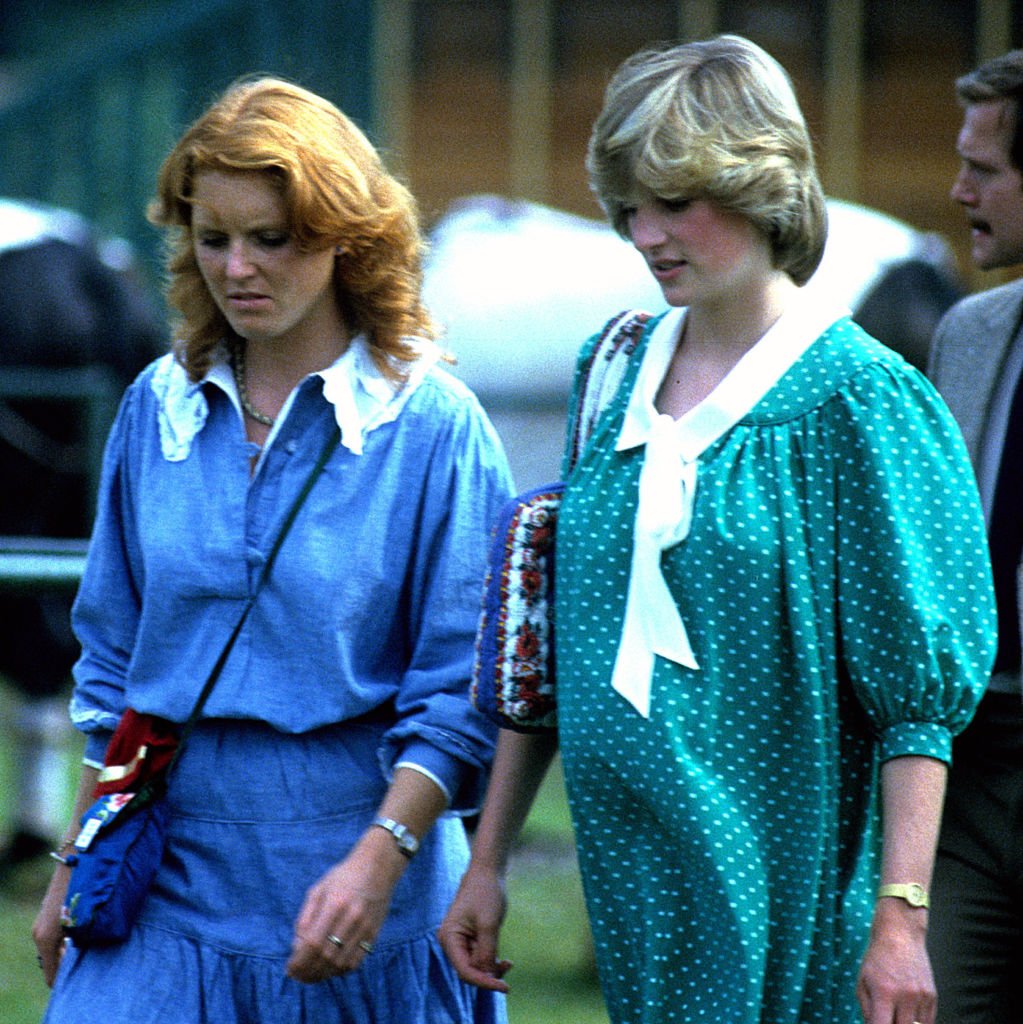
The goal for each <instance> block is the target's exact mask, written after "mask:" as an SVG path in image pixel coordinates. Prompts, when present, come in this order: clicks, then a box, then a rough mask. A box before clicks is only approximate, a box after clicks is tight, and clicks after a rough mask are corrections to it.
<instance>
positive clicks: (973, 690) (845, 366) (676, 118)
mask: <svg viewBox="0 0 1023 1024" xmlns="http://www.w3.org/2000/svg"><path fill="white" fill-rule="evenodd" d="M588 166H589V172H590V178H591V183H592V185H593V188H594V191H595V192H596V194H597V196H598V197H599V199H600V201H601V203H602V204H603V206H604V209H605V210H606V212H607V214H608V216H609V218H610V220H611V222H612V223H613V224H614V225H615V227H616V228H617V229H618V230H619V231H620V232H621V233H622V234H623V235H624V236H625V237H626V238H628V239H630V240H631V241H632V243H633V245H634V246H635V248H636V249H637V251H638V253H639V255H640V256H641V257H642V258H643V259H644V260H645V261H646V264H647V266H648V267H649V269H650V272H651V274H653V276H654V277H655V278H656V280H657V281H658V283H659V284H660V286H661V289H662V291H663V293H664V296H665V298H666V299H667V300H668V302H669V304H670V306H671V307H672V308H671V309H669V311H668V312H667V313H665V314H664V315H663V316H660V317H658V318H655V319H654V320H653V321H651V323H650V324H649V325H648V327H647V328H646V331H645V333H644V337H643V339H642V341H641V342H640V344H639V346H638V348H637V350H636V352H635V353H634V354H633V355H632V357H631V359H630V362H629V368H628V370H627V371H626V374H625V377H624V379H623V380H622V384H621V387H620V389H619V391H618V392H617V394H616V396H615V397H614V399H613V400H612V401H611V403H610V405H609V406H608V408H607V409H606V410H605V412H604V413H603V414H602V416H601V418H600V420H599V421H598V423H597V425H596V428H595V430H594V432H593V434H592V436H591V438H590V440H589V443H588V445H587V446H586V448H585V450H584V451H583V453H582V455H581V457H580V459H579V461H578V463H577V465H576V467H575V469H574V470H573V471H572V473H571V475H570V476H569V478H568V481H567V485H568V486H567V490H566V493H565V498H564V503H563V505H562V507H561V513H560V518H559V521H558V538H557V544H558V558H557V663H558V684H557V685H558V701H559V734H558V742H559V743H560V750H561V755H562V758H563V762H564V769H565V778H566V783H567V787H568V795H569V801H570V804H571V810H572V819H573V823H574V827H575V832H576V839H577V843H578V850H579V862H580V867H581V870H582V876H583V882H584V888H585V893H586V899H587V905H588V909H589V916H590V922H591V925H592V931H593V936H594V940H595V944H596V951H597V963H598V967H599V971H600V980H601V985H602V988H603V992H604V996H605V998H606V1001H607V1005H608V1010H609V1013H610V1016H611V1019H612V1021H614V1022H615V1024H668V1022H677V1024H683V1022H686V1024H689V1022H692V1024H696V1022H702V1021H715V1022H719V1021H720V1022H728V1024H820V1022H824V1021H826V1022H828V1024H853V1022H854V1021H857V1020H859V1019H860V1017H861V1014H862V1017H863V1019H865V1020H866V1021H868V1022H869V1024H910V1022H919V1024H932V1022H933V1020H934V1005H935V992H934V985H933V981H932V977H931V971H930V967H929V964H928V960H927V955H926V950H925V945H924V939H925V934H926V927H927V909H926V906H925V903H926V889H927V886H928V882H929V879H930V874H931V867H932V862H933V857H934V847H935V839H936V834H937V828H938V819H939V815H940V810H941V802H942V793H943V789H944V784H945V772H946V763H947V761H948V759H949V756H950V750H951V740H952V736H953V735H954V734H955V733H956V732H958V731H959V730H960V729H962V728H963V727H964V725H965V724H966V723H967V722H968V720H969V718H970V716H971V714H972V712H973V709H974V707H975V704H976V702H977V700H978V698H979V695H980V693H981V692H982V690H983V686H984V683H985V680H986V673H987V670H988V667H989V665H990V660H991V657H992V654H993V649H994V648H993V639H994V632H995V625H994V617H993V605H992V599H991V584H990V578H989V577H990V574H989V569H988V562H987V555H986V552H985V542H984V524H983V520H982V517H981V514H980V510H979V506H978V501H977V495H976V491H975V487H974V484H973V482H972V476H971V473H970V468H969V463H968V462H967V459H966V454H965V451H964V448H963V444H962V440H961V438H960V436H959V433H958V430H957V429H956V427H955V425H954V423H953V422H952V420H951V418H950V416H949V414H948V411H947V409H946V408H945V407H944V405H943V404H942V403H941V401H940V400H939V398H938V397H937V395H936V394H935V392H934V390H933V389H932V388H931V387H930V386H929V385H928V383H927V382H926V381H925V380H924V378H923V377H922V376H921V375H920V374H919V373H918V372H917V371H915V370H914V369H912V368H911V367H910V366H909V365H908V364H907V363H905V362H904V361H903V360H902V359H901V358H900V357H898V356H896V355H895V354H894V353H892V352H891V351H890V350H888V349H886V348H884V347H883V346H881V345H880V344H878V343H877V342H875V341H874V340H873V339H871V338H869V337H868V336H867V335H865V334H864V332H863V331H862V330H861V329H859V328H858V327H856V326H855V325H854V324H853V322H852V321H851V320H850V319H849V316H848V314H847V312H846V311H845V310H843V309H841V308H839V307H838V306H836V305H835V304H834V303H831V302H828V301H827V299H826V298H825V299H819V298H814V297H813V296H811V295H810V294H809V293H805V292H804V291H803V290H802V286H803V285H804V284H805V283H806V281H807V280H808V279H809V277H810V275H811V274H812V273H813V271H814V268H815V267H816V266H817V263H818V261H819V260H820V256H821V251H822V249H823V246H824V240H825V235H826V220H825V208H824V200H823V196H822V194H821V188H820V184H819V182H818V179H817V172H816V169H815V165H814V157H813V152H812V149H811V144H810V139H809V136H808V133H807V129H806V125H805V123H804V120H803V116H802V114H801V112H800V109H799V106H798V104H797V102H796V98H795V96H794V93H793V90H792V87H791V85H790V83H789V80H788V77H787V76H786V74H785V72H784V71H783V70H782V68H781V67H780V66H779V65H778V64H777V63H776V62H775V61H774V60H773V59H772V58H771V57H769V56H768V55H767V54H766V53H764V52H763V51H762V50H761V49H760V48H759V47H757V46H755V45H754V44H752V43H750V42H749V41H747V40H745V39H742V38H740V37H736V36H723V37H719V38H716V39H712V40H709V41H706V42H699V43H691V44H686V45H682V46H678V47H674V48H671V49H667V50H663V51H655V52H644V53H641V54H638V55H636V56H635V57H633V58H631V59H629V60H628V61H626V62H625V64H624V65H623V66H622V67H621V68H620V69H619V71H618V72H617V73H616V74H615V76H614V78H613V79H612V81H611V83H610V85H609V87H608V90H607V94H606V98H605V103H604V108H603V111H602V112H601V114H600V116H599V118H598V120H597V122H596V125H595V128H594V130H593V134H592V137H591V142H590V150H589V164H588ZM612 312H614V311H613V310H609V311H608V313H609V315H610V314H611V313H612ZM591 345H592V342H591ZM587 351H588V349H587ZM585 354H586V353H585V351H584V357H585ZM555 745H556V744H555V741H554V739H553V738H551V737H536V736H528V735H519V734H514V733H502V735H501V737H500V739H499V742H498V752H497V757H496V759H495V763H494V773H493V779H492V782H491V785H490V790H489V792H488V796H487V800H486V802H485V805H484V811H483V815H482V819H481V824H480V828H479V832H478V834H477V836H476V838H475V841H474V846H473V855H472V860H471V864H470V868H469V871H468V872H467V874H466V877H465V879H464V881H463V884H462V888H461V890H460V892H459V895H458V897H456V900H455V903H454V904H453V906H452V909H451V911H450V912H449V914H448V917H447V919H446V921H445V924H444V926H443V927H442V932H441V934H442V941H443V943H444V946H445V949H446V950H447V952H448V954H449V956H450V957H451V958H452V960H453V962H454V963H455V964H456V966H457V967H458V969H459V971H460V973H461V974H462V976H463V977H464V978H466V979H467V980H470V981H472V982H474V983H476V984H478V985H480V986H482V987H484V988H487V989H491V990H501V991H503V990H506V989H507V984H506V982H505V981H503V980H502V979H503V975H504V974H505V973H506V972H507V970H508V967H509V965H508V964H507V962H505V961H503V960H501V959H499V958H498V953H497V937H498V929H499V926H500V921H501V918H502V916H503V913H504V895H503V873H504V869H505V867H506V863H507V858H508V853H509V848H510V845H511V842H512V840H513V838H514V835H515V833H516V831H517V829H518V826H519V825H520V823H521V821H522V819H523V818H524V816H525V813H526V810H527V809H528V806H529V802H530V800H531V799H532V796H533V794H534V792H535V788H536V785H537V784H538V781H539V779H540V778H541V777H542V774H543V771H544V769H545V767H546V765H547V763H548V761H549V759H550V757H551V755H552V754H553V752H554V749H555ZM882 806H883V811H884V823H883V832H882V822H881V818H880V811H881V809H882ZM879 885H883V886H886V887H887V888H881V889H879V888H878V887H879Z"/></svg>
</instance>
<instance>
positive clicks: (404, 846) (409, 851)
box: [373, 817, 419, 860]
mask: <svg viewBox="0 0 1023 1024" xmlns="http://www.w3.org/2000/svg"><path fill="white" fill-rule="evenodd" d="M373 824H374V825H377V826H378V827H380V828H382V829H385V830H386V831H387V832H390V833H391V835H392V836H394V841H395V842H396V843H397V844H398V849H399V850H400V851H401V854H402V856H403V857H407V858H408V859H409V860H411V859H412V858H413V857H414V856H415V855H416V851H417V850H418V849H419V840H418V839H417V838H416V837H415V836H414V835H413V834H412V833H411V832H410V831H409V828H408V826H407V825H402V824H401V823H400V822H397V821H394V820H393V819H392V818H382V817H376V818H374V819H373Z"/></svg>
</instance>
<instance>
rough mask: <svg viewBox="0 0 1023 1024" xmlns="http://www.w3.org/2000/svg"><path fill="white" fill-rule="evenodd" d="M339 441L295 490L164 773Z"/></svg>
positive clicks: (332, 439) (334, 433)
mask: <svg viewBox="0 0 1023 1024" xmlns="http://www.w3.org/2000/svg"><path fill="white" fill-rule="evenodd" d="M339 439H340V432H339V431H338V430H337V428H336V427H335V428H334V429H332V430H331V431H330V436H329V437H328V438H327V443H326V444H325V445H324V446H323V451H322V452H320V457H319V458H318V459H317V460H316V465H315V466H313V469H312V472H311V473H310V474H309V476H308V477H307V478H306V482H305V483H304V484H303V485H302V490H301V491H299V493H298V497H297V498H295V500H294V502H293V503H292V505H291V508H290V509H289V510H288V514H287V516H285V518H284V522H283V523H282V524H281V528H280V531H279V532H278V534H277V539H276V540H275V541H274V543H273V547H272V548H271V549H270V553H269V554H268V555H267V557H266V562H264V563H263V571H262V572H261V573H260V574H259V579H258V580H257V581H256V585H255V587H254V588H253V590H252V593H251V594H249V596H248V597H247V598H246V600H245V605H244V607H243V608H242V613H241V615H240V616H239V617H238V621H237V622H236V623H235V626H234V629H233V630H231V635H230V636H229V637H228V638H227V643H226V644H225V645H224V649H223V650H222V651H221V652H220V656H219V657H218V658H217V660H216V663H215V664H214V666H213V668H212V669H211V670H210V674H209V677H208V678H207V680H206V682H205V684H204V685H203V688H202V690H201V691H200V693H199V696H198V698H197V699H196V702H195V705H194V707H193V708H192V711H191V713H190V714H189V716H188V718H187V720H186V721H185V724H184V725H183V726H182V727H181V737H180V739H179V740H178V747H177V750H175V752H174V757H173V759H172V760H171V762H170V765H169V766H168V768H167V771H168V772H169V771H170V769H171V768H172V767H173V766H174V762H175V761H177V759H178V756H179V755H180V753H181V748H182V747H183V746H184V745H185V739H186V738H187V737H188V735H189V733H191V731H192V728H193V727H194V725H195V723H196V722H197V721H198V719H199V716H200V715H201V714H202V709H203V708H204V707H205V705H206V701H207V700H208V699H209V696H210V694H211V693H212V692H213V687H214V686H215V685H216V682H217V679H219V678H220V673H221V671H222V670H223V668H224V665H225V664H226V662H227V658H228V655H230V653H231V649H232V648H233V647H234V644H235V641H236V640H237V639H238V634H239V633H241V631H242V626H244V625H245V620H246V619H247V618H248V617H249V612H250V611H251V610H252V605H253V604H254V603H255V600H256V596H257V594H258V593H259V591H260V589H261V588H262V586H263V584H264V583H265V582H266V579H267V577H268V576H269V575H270V569H271V567H272V566H273V563H274V560H275V559H276V558H277V552H278V551H280V549H281V545H282V544H283V543H284V538H285V537H286V536H287V535H288V531H289V530H290V529H291V524H292V523H294V521H295V517H296V516H297V515H298V512H299V509H300V508H301V507H302V505H303V504H304V503H305V500H306V498H307V497H308V496H309V492H310V491H311V490H312V489H313V484H315V483H316V480H317V478H318V477H319V475H320V473H322V472H323V467H324V466H326V464H327V460H328V459H329V458H330V457H331V455H332V454H333V453H334V452H335V451H336V450H337V445H338V441H339Z"/></svg>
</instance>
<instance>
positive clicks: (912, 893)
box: [877, 882, 931, 908]
mask: <svg viewBox="0 0 1023 1024" xmlns="http://www.w3.org/2000/svg"><path fill="white" fill-rule="evenodd" d="M885 896H894V897H895V898H896V899H900V900H905V901H906V902H907V903H908V904H909V905H910V906H911V907H924V908H927V907H929V906H930V905H931V901H930V899H929V897H928V896H927V890H926V889H925V888H924V887H923V886H922V885H921V884H920V883H919V882H909V883H907V884H905V885H882V886H881V888H880V889H878V890H877V898H878V899H882V898H883V897H885Z"/></svg>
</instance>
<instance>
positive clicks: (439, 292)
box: [424, 195, 963, 488]
mask: <svg viewBox="0 0 1023 1024" xmlns="http://www.w3.org/2000/svg"><path fill="white" fill-rule="evenodd" d="M828 217H829V235H828V244H827V247H826V249H825V252H824V258H823V260H822V261H821V266H820V268H819V269H818V271H817V273H816V274H815V275H814V277H813V278H812V279H811V281H810V282H809V284H808V285H807V287H808V288H826V289H828V290H829V291H830V292H831V294H833V295H836V296H838V297H839V299H841V300H842V301H844V302H845V303H846V304H847V305H848V307H849V309H850V310H851V311H852V312H853V314H854V316H855V317H856V319H857V320H858V321H859V322H860V323H862V324H863V326H864V327H866V329H867V330H869V331H870V332H871V333H872V334H873V335H874V336H875V337H878V338H879V339H880V340H882V341H884V342H885V343H886V344H888V345H890V346H891V347H892V348H894V349H896V350H897V351H899V352H901V353H902V354H903V355H904V356H906V358H907V359H909V360H910V362H913V363H914V364H915V365H917V366H920V367H922V366H923V365H924V363H925V362H926V354H927V348H928V346H929V343H930V338H931V334H932V333H933V331H934V327H935V325H936V324H937V321H938V319H939V318H940V316H941V314H942V313H943V312H944V311H945V309H947V308H948V306H949V305H951V303H952V302H953V301H955V299H957V298H958V297H960V295H961V294H962V292H963V289H962V286H961V283H960V281H959V279H958V276H957V273H956V269H955V260H954V257H953V254H952V251H951V249H950V248H949V246H948V244H947V242H946V241H945V240H944V239H943V238H941V237H940V236H938V235H935V234H929V233H925V232H921V231H918V230H917V229H915V228H913V227H912V226H911V225H909V224H906V223H904V222H902V221H899V220H896V219H895V218H893V217H889V216H887V215H885V214H882V213H880V212H879V211H877V210H871V209H868V208H867V207H863V206H857V205H855V204H852V203H846V202H841V201H839V200H834V199H831V200H829V201H828ZM431 245H432V251H431V255H430V258H429V261H428V263H427V267H426V274H425V287H424V291H425V297H426V302H427V304H428V306H429V308H430V309H431V311H432V312H433V314H434V316H435V317H436V318H437V320H438V321H439V322H440V324H441V325H442V326H443V328H444V330H445V336H444V339H443V340H444V343H445V345H446V346H447V347H448V348H449V349H450V350H451V351H452V352H453V353H454V354H455V356H456V357H457V359H458V364H457V365H456V367H455V373H457V374H458V375H459V376H460V377H462V379H463V380H465V381H466V383H468V384H469V385H470V386H471V387H472V388H473V390H475V391H476V393H477V394H478V395H479V396H480V399H481V400H482V402H483V404H484V405H485V406H486V408H487V410H488V412H489V413H490V415H491V417H492V418H493V420H494V423H495V425H496V426H497V429H498V431H499V432H500V433H501V435H502V438H503V439H504V443H505V446H506V448H507V449H508V455H509V458H510V460H511V463H512V469H513V471H514V472H515V476H516V481H517V483H518V485H519V486H520V487H522V488H525V487H529V486H532V485H534V484H541V483H544V482H546V481H548V480H551V479H555V478H556V477H557V476H558V475H559V462H560V455H561V445H562V435H563V431H564V418H565V407H566V403H567V400H568V394H569V390H570V388H571V383H572V372H573V369H574V367H575V359H576V354H577V353H578V351H579V347H580V345H581V344H582V343H583V341H585V339H586V338H588V337H589V336H590V335H591V334H593V333H594V332H595V331H598V330H599V329H600V328H601V326H602V325H603V324H604V322H605V321H606V320H607V319H609V318H610V317H612V316H613V315H614V314H615V313H616V312H618V311H620V310H623V309H626V308H630V307H637V308H642V309H646V310H648V311H649V312H651V313H657V312H660V311H661V310H663V309H665V302H664V298H663V296H662V295H661V290H660V288H659V287H658V286H657V283H656V282H655V281H654V279H653V278H652V277H651V275H650V273H649V272H648V270H647V268H646V265H645V263H644V262H643V260H642V258H641V257H640V256H639V254H638V253H637V252H636V251H635V250H634V249H633V248H632V246H631V245H630V244H629V243H628V242H626V241H625V240H624V239H622V238H621V237H619V235H618V234H617V233H616V232H615V231H614V230H613V229H612V228H611V227H610V226H609V225H608V224H606V223H605V222H603V221H598V220H592V219H589V218H586V217H580V216H577V215H575V214H571V213H566V212H564V211H561V210H555V209H552V208H550V207H546V206H541V205H538V204H535V203H528V202H524V201H516V200H511V199H506V198H502V197H500V196H490V195H482V196H472V197H469V198H466V199H463V200H459V201H458V202H456V203H454V204H452V206H451V207H450V208H449V210H448V211H447V213H446V214H445V215H444V217H443V218H441V220H440V221H438V223H437V224H436V225H435V227H434V229H433V231H432V232H431Z"/></svg>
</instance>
